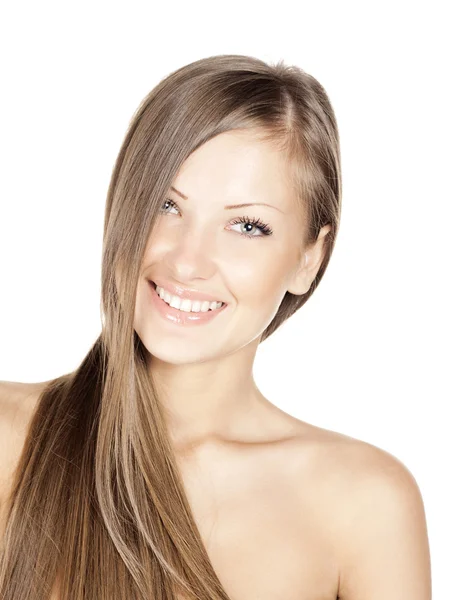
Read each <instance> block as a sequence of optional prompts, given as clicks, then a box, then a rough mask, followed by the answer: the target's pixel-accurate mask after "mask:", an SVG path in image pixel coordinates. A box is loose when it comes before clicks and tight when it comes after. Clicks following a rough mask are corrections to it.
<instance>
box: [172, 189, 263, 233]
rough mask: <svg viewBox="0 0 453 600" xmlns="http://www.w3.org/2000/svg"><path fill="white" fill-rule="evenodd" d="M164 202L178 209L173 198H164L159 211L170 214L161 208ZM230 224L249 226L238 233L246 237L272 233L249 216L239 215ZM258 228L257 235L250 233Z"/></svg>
mask: <svg viewBox="0 0 453 600" xmlns="http://www.w3.org/2000/svg"><path fill="white" fill-rule="evenodd" d="M166 204H168V205H169V206H170V208H175V209H176V210H178V211H179V208H178V205H177V204H176V202H175V201H174V200H172V199H171V198H166V200H165V202H164V203H163V204H162V208H161V212H162V213H163V214H170V213H169V212H168V211H167V210H165V208H163V207H164V206H165V205H166ZM231 224H232V225H239V224H241V225H246V226H248V227H249V229H248V231H245V232H244V231H241V232H240V234H241V235H243V236H245V237H247V238H259V237H265V236H267V235H272V233H273V231H272V229H271V228H270V227H269V225H268V224H267V223H263V221H261V219H254V218H250V217H240V218H238V219H235V220H234V221H233V222H232V223H231ZM253 229H255V230H259V231H260V232H261V233H260V234H259V235H252V234H251V233H250V231H251V230H253Z"/></svg>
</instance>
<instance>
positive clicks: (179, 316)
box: [148, 281, 228, 325]
mask: <svg viewBox="0 0 453 600" xmlns="http://www.w3.org/2000/svg"><path fill="white" fill-rule="evenodd" d="M148 285H149V287H150V288H151V298H152V300H153V304H154V306H155V307H156V309H157V311H158V312H159V313H160V314H161V315H162V316H163V317H164V318H165V319H168V320H169V321H171V322H172V323H175V324H176V325H201V324H202V323H208V322H209V321H212V320H213V319H215V318H216V316H217V315H218V314H220V313H221V312H223V310H224V309H225V308H226V307H227V306H228V305H227V304H224V305H223V306H222V307H221V308H217V309H216V310H208V311H207V312H197V313H196V312H185V311H183V310H178V309H177V308H174V307H173V306H170V305H169V304H167V303H166V302H164V301H163V300H162V298H161V297H160V296H159V294H158V293H157V292H156V288H155V287H154V283H151V281H148Z"/></svg>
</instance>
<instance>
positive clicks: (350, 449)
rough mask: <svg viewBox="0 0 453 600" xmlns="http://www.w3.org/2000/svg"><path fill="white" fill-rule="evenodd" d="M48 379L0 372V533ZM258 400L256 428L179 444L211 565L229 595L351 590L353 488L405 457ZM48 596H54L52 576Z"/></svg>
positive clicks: (303, 598)
mask: <svg viewBox="0 0 453 600" xmlns="http://www.w3.org/2000/svg"><path fill="white" fill-rule="evenodd" d="M46 383H47V382H43V383H38V384H23V383H11V382H0V400H1V401H2V402H1V405H0V440H2V442H1V443H2V445H1V447H0V456H1V457H2V462H1V464H0V539H1V536H2V534H3V532H4V527H5V508H6V507H5V501H6V500H7V498H8V494H9V490H10V487H9V486H10V485H11V478H12V475H13V471H14V468H15V466H16V465H17V462H18V460H19V457H20V453H21V451H22V448H23V443H24V439H25V435H26V432H27V429H28V425H29V421H30V417H31V415H32V413H33V410H34V408H35V406H36V400H37V398H38V395H39V393H40V391H41V389H42V388H43V386H44V385H45V384H46ZM5 398H8V401H7V402H6V401H5ZM261 406H262V407H265V408H264V409H263V408H262V409H261V410H262V411H263V412H262V413H261V414H259V415H258V414H257V415H255V416H256V423H259V428H256V429H255V430H253V429H250V431H249V435H248V436H247V439H243V440H234V441H230V442H225V441H221V442H219V441H218V440H212V439H211V440H208V441H205V442H204V443H200V444H199V445H198V446H196V447H191V449H190V450H189V449H187V448H180V449H178V451H177V460H178V464H179V466H180V469H181V473H182V477H183V481H184V485H185V488H186V492H187V497H188V499H189V503H190V505H191V508H192V511H193V514H194V517H195V521H196V523H197V525H198V528H199V531H200V534H201V536H202V539H203V541H204V544H205V547H206V550H207V552H208V555H209V557H210V559H211V562H212V564H213V567H214V569H215V571H216V573H217V575H218V577H219V579H220V581H221V582H222V584H223V586H224V588H225V589H226V591H227V593H228V594H229V595H230V596H231V598H232V599H234V600H241V599H244V600H245V599H246V598H247V600H258V599H259V600H277V599H278V598H282V599H283V598H284V599H285V600H337V598H341V599H343V598H344V599H345V600H349V598H351V599H354V600H355V599H356V598H358V597H359V596H358V595H354V591H353V590H354V588H353V586H354V585H355V582H354V579H353V577H352V576H351V577H350V579H348V573H349V571H348V564H347V554H346V553H345V552H344V548H345V547H347V545H348V544H349V545H353V544H352V540H353V539H354V538H353V535H354V530H353V529H352V528H349V529H348V524H349V523H350V520H351V515H352V514H355V513H354V511H353V510H352V508H351V507H353V506H354V492H353V490H354V489H356V488H358V482H359V481H361V480H363V478H364V477H366V476H368V477H369V476H370V473H375V472H376V473H377V472H378V471H382V470H383V469H389V470H391V471H392V472H395V470H396V471H398V469H399V470H400V471H401V473H400V472H399V471H398V475H404V473H405V470H404V467H403V466H402V464H401V463H400V462H399V461H398V460H397V459H396V458H394V457H393V456H392V455H390V454H388V453H386V452H385V451H383V450H381V449H379V448H376V447H375V446H372V445H370V444H367V443H365V442H362V441H360V440H356V439H354V438H351V437H348V436H345V435H342V434H339V433H337V432H334V431H330V430H326V429H322V428H319V427H316V426H314V425H311V424H309V423H306V422H303V421H301V420H299V419H296V418H294V417H292V416H291V415H289V414H287V413H285V412H283V411H281V410H280V409H279V408H277V407H276V406H275V405H273V404H272V403H271V402H269V401H266V402H263V403H262V404H261ZM357 501H358V500H357ZM369 517H370V518H371V514H370V515H369ZM357 566H359V562H358V563H357ZM359 572H360V570H359ZM425 579H426V577H425ZM342 586H343V591H344V593H342ZM395 597H396V596H395ZM419 597H420V598H421V597H423V598H425V597H426V598H428V597H429V596H419ZM179 598H180V600H184V596H179ZM367 598H368V596H367ZM369 598H373V599H374V598H375V596H372V595H370V596H369ZM51 600H60V598H59V596H58V593H57V586H56V585H55V586H54V589H53V593H52V596H51Z"/></svg>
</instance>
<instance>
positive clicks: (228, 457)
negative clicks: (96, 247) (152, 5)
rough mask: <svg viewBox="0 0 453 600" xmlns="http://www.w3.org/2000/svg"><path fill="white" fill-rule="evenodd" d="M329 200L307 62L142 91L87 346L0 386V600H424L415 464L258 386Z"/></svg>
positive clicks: (254, 66)
mask: <svg viewBox="0 0 453 600" xmlns="http://www.w3.org/2000/svg"><path fill="white" fill-rule="evenodd" d="M340 205H341V172H340V149H339V136H338V129H337V124H336V119H335V116H334V112H333V109H332V106H331V104H330V101H329V99H328V97H327V95H326V92H325V90H324V88H323V87H322V86H321V85H320V83H319V82H318V81H317V80H316V79H314V78H313V77H312V76H310V75H308V74H307V73H305V72H304V71H302V70H301V69H300V68H297V67H293V66H286V65H284V64H283V62H282V61H280V62H278V63H277V64H276V65H268V64H266V63H264V62H262V61H261V60H258V59H256V58H251V57H246V56H237V55H222V56H214V57H210V58H206V59H203V60H199V61H196V62H194V63H192V64H190V65H187V66H185V67H183V68H181V69H179V70H177V71H175V72H173V73H171V74H170V75H169V76H167V77H166V78H165V79H163V80H162V81H161V82H160V83H159V85H157V87H156V88H155V89H153V90H152V91H151V92H150V94H149V95H148V96H147V97H146V98H145V99H144V101H143V102H142V104H141V105H140V107H139V108H138V110H137V112H136V114H135V115H134V118H133V120H132V122H131V124H130V127H129V130H128V132H127V135H126V137H125V139H124V142H123V145H122V147H121V149H120V152H119V155H118V158H117V161H116V165H115V168H114V171H113V174H112V179H111V183H110V187H109V190H108V197H107V203H106V212H105V224H104V225H105V226H104V246H103V262H102V331H101V333H100V335H99V338H98V339H97V340H96V342H95V343H94V345H93V346H92V348H91V349H90V350H89V352H88V354H87V356H86V358H85V359H84V361H83V362H82V364H81V365H80V366H79V368H78V369H77V370H76V371H74V372H72V373H69V374H65V375H62V376H61V377H58V378H57V379H55V380H51V381H46V382H43V383H38V384H33V385H29V384H19V383H11V382H3V384H2V388H1V397H2V404H1V408H2V410H1V419H0V421H1V424H0V427H1V428H2V430H1V434H2V439H3V442H2V443H3V454H2V459H1V461H2V466H1V468H2V473H3V476H2V477H1V478H0V481H2V487H1V488H0V491H1V497H0V499H1V514H0V516H1V524H2V540H1V543H2V546H1V549H0V551H1V554H0V597H1V598H2V600H30V599H36V600H38V599H39V600H40V599H44V598H52V600H59V599H65V600H66V599H68V600H82V599H89V600H98V599H99V600H126V599H127V600H131V599H137V600H138V599H144V598H147V599H148V598H149V599H151V598H153V599H155V600H167V599H168V600H169V599H173V598H180V599H182V598H184V599H193V600H227V599H230V600H252V599H255V598H256V599H258V598H259V599H260V600H277V598H282V599H283V598H284V599H285V600H302V599H303V598H305V599H307V600H335V599H336V598H341V599H342V600H343V599H344V600H382V599H383V598H385V600H403V599H404V600H405V599H407V598H411V600H429V598H430V563H429V549H428V539H427V532H426V523H425V515H424V508H423V502H422V499H421V495H420V492H419V489H418V486H417V484H416V482H415V480H414V478H413V476H412V475H411V473H410V472H409V471H408V469H407V468H406V467H405V466H404V465H403V464H402V463H401V462H400V461H399V460H398V459H396V458H395V457H393V456H391V455H390V454H388V453H386V452H384V451H383V450H381V449H379V448H376V447H374V446H372V445H371V444H367V443H365V442H362V441H359V440H355V439H353V438H350V437H348V436H345V435H342V434H339V433H336V432H333V431H329V430H326V429H322V428H319V427H315V426H313V425H310V424H308V423H305V422H303V421H300V420H298V419H296V418H294V417H292V416H290V415H289V414H287V413H285V412H283V411H281V410H280V409H278V408H277V406H276V405H275V404H274V403H273V402H272V401H271V400H269V399H267V398H266V397H264V395H263V394H262V393H261V392H260V390H259V389H258V387H257V385H256V383H255V381H254V378H253V374H252V372H253V363H254V359H255V355H256V351H257V348H258V346H259V344H260V343H262V342H263V341H264V340H265V339H266V338H268V337H269V336H270V335H271V334H272V333H273V332H274V331H275V330H276V329H277V328H278V327H280V325H281V324H282V323H283V322H285V321H286V319H288V318H289V317H290V316H291V315H293V314H294V313H295V312H296V311H297V310H298V309H299V308H300V307H301V306H302V305H303V304H305V302H306V301H307V300H308V298H309V297H310V296H311V294H312V293H313V291H314V290H315V288H316V287H317V285H318V284H319V282H320V280H321V278H322V276H323V273H324V272H325V269H326V267H327V264H328V262H329V259H330V256H331V254H332V250H333V248H334V243H335V239H336V235H337V231H338V225H339V218H340Z"/></svg>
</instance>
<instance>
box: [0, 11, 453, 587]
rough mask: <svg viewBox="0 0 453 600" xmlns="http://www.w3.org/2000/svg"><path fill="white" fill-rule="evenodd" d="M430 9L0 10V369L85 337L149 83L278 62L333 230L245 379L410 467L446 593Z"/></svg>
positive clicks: (440, 79) (445, 349)
mask: <svg viewBox="0 0 453 600" xmlns="http://www.w3.org/2000/svg"><path fill="white" fill-rule="evenodd" d="M446 9H447V2H445V3H441V2H431V3H429V4H428V3H427V2H426V3H420V2H410V3H409V2H401V1H400V2H398V1H397V2H391V3H390V2H375V3H371V2H357V3H353V2H349V3H348V2H346V3H345V2H336V3H335V2H332V3H330V4H329V3H326V2H310V3H309V4H304V3H303V2H297V3H296V2H294V3H290V2H285V1H281V2H278V3H277V4H276V5H275V6H270V7H268V8H266V7H265V5H263V4H262V3H258V2H249V3H245V2H241V3H237V4H235V3H234V2H233V3H231V2H229V3H222V4H219V3H206V4H203V3H197V2H190V3H180V4H178V3H176V4H175V3H169V4H167V5H166V8H162V7H158V6H157V3H156V4H154V3H151V2H148V3H134V2H127V3H126V2H124V3H122V4H119V3H113V2H109V3H105V4H104V3H103V2H93V1H91V2H80V1H79V2H77V3H72V4H69V3H63V2H59V3H57V2H55V3H51V2H42V1H41V2H14V3H13V2H9V3H4V4H3V5H2V9H1V13H2V14H1V15H0V22H1V25H0V28H1V29H0V53H1V57H2V69H1V73H2V74H1V84H2V92H1V95H0V131H1V134H0V152H1V165H2V168H1V176H0V202H1V204H0V269H1V279H0V282H1V294H0V298H1V300H0V302H1V304H0V379H2V380H8V381H22V382H38V381H45V380H47V379H50V378H52V377H56V376H58V375H60V374H62V373H66V372H68V371H71V370H73V369H74V368H76V366H77V365H78V364H79V362H80V361H81V360H82V358H83V357H84V356H85V354H86V353H87V351H88V349H89V346H90V345H91V343H92V342H93V341H94V339H95V338H96V337H97V335H98V334H99V331H100V308H99V305H100V268H101V244H102V223H103V211H104V202H105V198H106V193H107V187H108V183H109V178H110V175H111V171H112V168H113V163H114V160H115V158H116V155H117V152H118V151H119V148H120V145H121V142H122V139H123V136H124V134H125V131H126V128H127V126H128V123H129V120H130V118H131V117H132V114H133V112H134V110H135V109H136V108H137V106H138V104H139V102H140V101H141V100H142V98H143V97H144V96H145V95H146V94H147V93H148V92H149V91H150V90H151V88H152V87H154V86H155V85H156V84H157V83H158V81H159V80H160V79H162V78H163V77H164V76H165V75H167V74H168V73H169V72H170V71H172V70H174V69H176V68H178V67H180V66H183V65H184V64H187V63H189V62H192V61H193V60H197V59H199V58H203V57H206V56H210V55H214V54H250V55H253V56H256V57H258V58H262V59H264V60H267V61H274V62H275V61H277V60H278V59H280V58H282V59H284V60H285V62H286V63H287V64H292V63H294V64H297V65H298V66H300V67H302V68H303V69H304V70H305V71H307V72H308V73H310V74H311V75H313V76H314V77H316V78H317V79H318V80H319V81H320V82H321V83H322V85H323V86H324V87H325V88H326V91H327V93H328V95H329V97H330V99H331V102H332V104H333V107H334V110H335V112H336V116H337V119H338V124H339V129H340V136H341V150H342V165H343V181H344V185H343V214H342V222H341V226H340V232H339V236H338V240H337V245H336V248H335V250H334V255H333V257H332V260H331V263H330V265H329V267H328V270H327V272H326V274H325V276H324V279H323V280H322V281H321V284H320V286H319V288H318V289H317V290H316V291H315V294H314V296H313V297H312V298H311V299H310V300H309V301H308V303H307V304H306V305H305V306H304V307H303V308H302V309H301V310H300V311H299V313H297V314H296V315H294V317H292V318H291V319H290V320H289V321H287V322H286V323H285V324H284V325H283V326H282V327H281V329H280V330H279V331H277V332H276V333H275V334H274V335H273V336H271V338H269V339H268V340H267V341H266V342H264V344H263V345H262V346H261V347H260V348H259V350H258V355H257V359H256V364H255V379H256V381H257V383H258V385H259V387H260V388H261V390H262V391H263V393H264V394H265V395H266V396H267V397H268V398H269V399H271V400H272V401H273V402H274V403H275V404H277V405H278V406H280V407H281V408H282V409H284V410H286V411H287V412H289V413H291V414H293V415H295V416H296V417H298V418H300V419H302V420H305V421H308V422H311V423H313V424H316V425H318V426H321V427H326V428H329V429H333V430H336V431H339V432H341V433H344V434H347V435H350V436H353V437H356V438H359V439H362V440H365V441H367V442H369V443H372V444H374V445H376V446H379V447H380V448H383V449H385V450H387V451H388V452H391V453H392V454H393V455H395V456H397V457H398V458H399V459H400V460H401V461H402V462H404V464H405V465H406V466H407V467H408V468H409V469H410V470H411V472H412V473H413V475H414V476H415V478H416V480H417V482H418V484H419V486H420V489H421V491H422V495H423V498H424V502H425V509H426V513H427V519H428V529H429V537H430V547H431V558H432V571H433V592H434V593H433V597H434V598H439V599H440V598H446V597H447V596H448V594H450V593H451V585H450V575H451V565H452V559H453V551H452V546H451V540H452V539H453V523H452V507H453V492H452V485H451V480H452V460H451V457H452V456H453V443H452V436H451V429H452V420H451V416H450V414H451V412H450V408H451V404H452V399H453V394H452V383H451V371H452V368H451V365H452V351H451V340H452V335H453V327H452V318H451V306H453V302H452V300H453V298H452V295H453V294H452V268H451V263H452V259H453V253H452V249H451V223H452V216H453V214H452V177H451V174H452V167H451V162H452V149H451V148H452V134H453V128H452V116H451V107H452V106H453V98H452V91H451V85H452V82H451V70H452V62H451V53H452V50H453V48H452V45H451V41H449V40H448V38H449V37H450V40H451V25H452V23H451V20H449V19H447V15H446ZM449 55H450V56H449ZM448 371H450V372H448ZM447 590H449V592H448V593H447Z"/></svg>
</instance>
